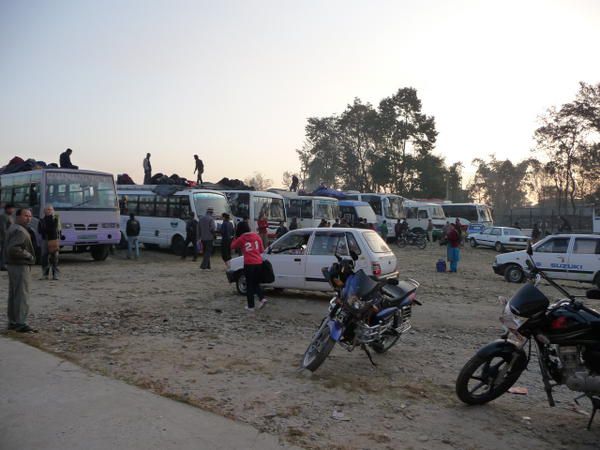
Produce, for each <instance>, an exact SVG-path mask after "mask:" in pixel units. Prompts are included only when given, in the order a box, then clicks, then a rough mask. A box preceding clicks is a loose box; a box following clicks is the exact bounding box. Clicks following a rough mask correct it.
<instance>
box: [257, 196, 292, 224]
mask: <svg viewBox="0 0 600 450" xmlns="http://www.w3.org/2000/svg"><path fill="white" fill-rule="evenodd" d="M254 215H255V219H259V218H260V217H262V216H264V217H266V218H267V220H269V221H276V222H285V208H284V206H283V199H282V198H274V197H262V196H260V195H258V194H257V195H256V196H255V197H254Z"/></svg>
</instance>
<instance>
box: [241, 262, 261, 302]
mask: <svg viewBox="0 0 600 450" xmlns="http://www.w3.org/2000/svg"><path fill="white" fill-rule="evenodd" d="M261 272H262V264H245V265H244V275H246V300H247V302H248V308H254V296H255V295H256V296H258V299H259V300H262V299H263V298H264V294H263V291H262V289H261V288H260V275H261Z"/></svg>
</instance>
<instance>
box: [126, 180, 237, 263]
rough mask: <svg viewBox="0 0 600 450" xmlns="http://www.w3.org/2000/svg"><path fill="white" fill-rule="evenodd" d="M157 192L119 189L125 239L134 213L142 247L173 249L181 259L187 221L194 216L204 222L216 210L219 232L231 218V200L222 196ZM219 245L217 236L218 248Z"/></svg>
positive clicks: (143, 188)
mask: <svg viewBox="0 0 600 450" xmlns="http://www.w3.org/2000/svg"><path fill="white" fill-rule="evenodd" d="M156 188H157V186H148V185H119V186H117V194H118V196H119V205H120V208H121V230H122V233H123V238H125V229H126V224H127V220H129V214H131V213H133V214H135V216H136V219H137V220H138V222H139V223H140V236H139V241H140V242H141V243H143V244H144V245H145V246H146V247H151V246H155V247H159V248H170V249H171V250H172V251H173V252H174V253H175V254H177V255H181V254H183V251H184V247H183V245H184V243H185V235H186V230H185V229H186V221H187V220H188V219H189V218H190V217H191V216H193V215H196V216H197V217H198V218H200V217H202V216H203V215H204V214H206V210H207V209H208V208H212V209H213V214H214V218H215V221H216V223H217V228H219V227H220V226H221V224H222V223H223V220H222V215H223V213H228V214H231V210H230V208H229V204H228V203H227V198H226V197H225V195H223V194H222V193H221V192H217V191H211V190H208V189H188V188H185V189H182V190H179V191H176V192H174V193H172V194H170V195H160V194H158V193H157V192H155V191H156ZM159 192H160V191H159ZM219 243H220V237H219V235H218V234H217V239H216V240H215V244H216V245H219Z"/></svg>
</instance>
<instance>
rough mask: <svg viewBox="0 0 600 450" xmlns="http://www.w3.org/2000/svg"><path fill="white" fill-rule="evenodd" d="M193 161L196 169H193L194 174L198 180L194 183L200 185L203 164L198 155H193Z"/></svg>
mask: <svg viewBox="0 0 600 450" xmlns="http://www.w3.org/2000/svg"><path fill="white" fill-rule="evenodd" d="M194 159H195V160H196V168H195V169H194V173H196V172H198V178H197V179H196V183H198V184H202V183H203V181H202V174H203V173H204V163H203V162H202V160H201V159H200V158H198V155H194Z"/></svg>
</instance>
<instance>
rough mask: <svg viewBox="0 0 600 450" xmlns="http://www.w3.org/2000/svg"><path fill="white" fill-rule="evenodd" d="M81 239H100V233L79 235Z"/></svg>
mask: <svg viewBox="0 0 600 450" xmlns="http://www.w3.org/2000/svg"><path fill="white" fill-rule="evenodd" d="M79 239H81V240H82V241H94V240H96V239H98V235H97V234H82V235H80V236H79Z"/></svg>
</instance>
